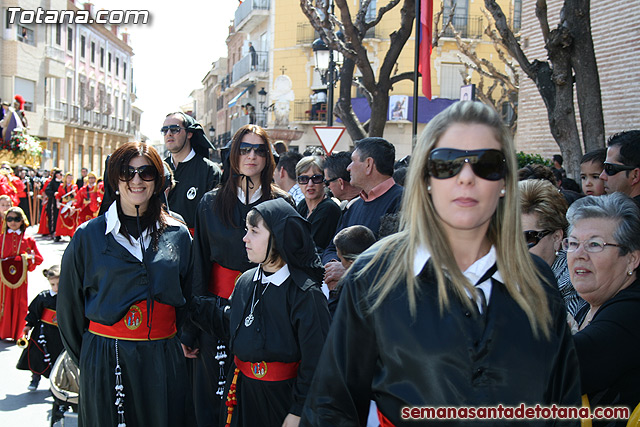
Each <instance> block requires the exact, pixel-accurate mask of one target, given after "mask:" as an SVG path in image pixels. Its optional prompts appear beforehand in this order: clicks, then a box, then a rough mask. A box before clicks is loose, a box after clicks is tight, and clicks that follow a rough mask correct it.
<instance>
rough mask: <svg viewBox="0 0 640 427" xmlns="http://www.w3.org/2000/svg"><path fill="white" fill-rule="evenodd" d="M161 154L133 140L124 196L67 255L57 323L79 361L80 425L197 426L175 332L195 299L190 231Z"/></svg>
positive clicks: (121, 161) (114, 175)
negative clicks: (165, 193)
mask: <svg viewBox="0 0 640 427" xmlns="http://www.w3.org/2000/svg"><path fill="white" fill-rule="evenodd" d="M162 168H163V166H162V160H161V159H160V156H159V155H158V153H157V152H156V151H155V149H153V147H151V146H149V145H147V144H144V143H139V142H130V143H127V144H125V145H123V146H121V147H120V148H118V149H117V150H116V151H115V152H114V153H113V154H112V155H111V158H110V161H109V166H108V177H109V184H110V185H111V187H112V188H114V189H117V190H116V201H115V202H114V203H113V204H112V205H111V206H110V208H109V210H108V211H107V212H106V213H105V214H104V215H101V216H99V217H97V218H95V219H93V220H91V221H88V222H86V223H84V224H82V225H81V226H80V227H78V229H77V230H76V234H75V235H74V237H73V239H72V241H71V243H70V244H69V246H68V247H67V249H66V251H65V253H64V256H63V258H62V275H61V280H60V281H61V283H62V286H61V287H60V293H59V294H58V321H59V325H60V333H61V336H62V340H63V343H64V345H65V347H66V348H67V350H68V352H69V355H70V356H71V358H72V359H73V360H74V361H75V362H76V363H78V364H79V367H80V370H81V372H82V375H81V377H80V420H81V421H80V425H83V426H85V427H87V426H109V427H113V426H117V425H124V424H125V423H126V425H127V426H128V427H136V426H165V427H169V426H172V427H173V426H184V425H190V424H189V423H190V420H189V417H190V416H191V414H192V412H191V410H190V409H191V408H190V405H189V399H190V394H189V393H187V389H188V387H187V372H186V364H185V360H184V356H183V354H182V348H181V346H180V341H179V340H178V338H177V337H176V332H177V330H179V328H180V326H181V324H182V320H183V318H184V314H185V310H184V309H185V304H186V301H187V300H186V299H187V298H189V297H190V289H189V286H190V284H191V263H190V256H191V237H190V235H189V231H188V230H187V228H186V226H185V225H184V224H182V223H179V222H177V221H175V220H174V219H172V218H171V217H170V216H168V215H167V213H166V212H165V210H164V209H163V208H162V202H161V199H160V197H159V195H160V193H161V192H162V189H163V185H164V182H163V181H164V175H163V174H162V173H159V171H162Z"/></svg>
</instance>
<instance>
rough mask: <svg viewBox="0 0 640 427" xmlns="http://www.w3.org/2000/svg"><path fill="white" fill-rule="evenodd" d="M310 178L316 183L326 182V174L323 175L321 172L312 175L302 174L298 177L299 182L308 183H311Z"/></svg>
mask: <svg viewBox="0 0 640 427" xmlns="http://www.w3.org/2000/svg"><path fill="white" fill-rule="evenodd" d="M309 180H311V182H313V183H314V184H322V183H323V182H324V175H321V174H319V173H317V174H315V175H312V176H309V175H300V176H299V177H298V184H302V185H307V184H308V183H309Z"/></svg>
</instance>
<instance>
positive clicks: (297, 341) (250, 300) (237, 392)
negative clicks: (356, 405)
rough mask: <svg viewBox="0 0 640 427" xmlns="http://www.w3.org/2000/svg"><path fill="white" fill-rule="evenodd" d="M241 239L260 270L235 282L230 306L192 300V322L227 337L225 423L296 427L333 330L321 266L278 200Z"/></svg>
mask: <svg viewBox="0 0 640 427" xmlns="http://www.w3.org/2000/svg"><path fill="white" fill-rule="evenodd" d="M246 226H247V232H246V234H245V236H244V238H243V240H244V242H245V246H246V250H247V255H248V258H249V260H250V261H252V262H255V263H259V264H260V265H259V266H258V267H256V268H253V269H251V270H249V271H247V272H245V273H244V274H243V275H242V276H241V277H240V278H239V279H238V281H237V283H236V287H235V290H234V291H233V294H232V296H231V298H230V299H229V302H228V305H224V306H220V304H219V303H218V302H219V301H218V300H217V299H216V298H201V297H200V298H198V297H195V298H194V301H193V303H192V307H191V309H192V310H191V318H192V320H193V321H194V322H196V324H198V326H199V327H201V328H202V329H203V330H205V331H214V332H215V333H216V334H217V335H218V336H225V337H228V339H229V345H230V349H231V351H232V352H233V354H234V355H235V357H234V363H233V368H234V370H233V373H232V375H230V376H229V378H228V380H227V388H226V403H227V411H226V414H223V415H224V419H223V422H224V423H225V424H226V425H227V426H247V427H249V426H258V425H260V426H274V427H275V426H277V427H280V426H297V425H298V422H299V420H300V418H299V417H300V414H301V411H302V406H303V404H304V401H305V398H306V396H307V391H308V389H309V385H310V383H311V378H312V376H313V373H314V371H315V367H316V365H317V362H318V358H319V355H320V350H321V349H322V345H323V344H324V339H325V337H326V334H327V331H328V328H329V311H328V309H327V301H326V298H325V297H324V295H323V294H322V291H321V290H320V287H319V283H320V282H321V280H322V264H321V263H320V259H319V257H318V255H317V253H316V251H315V245H314V242H313V239H312V238H311V234H310V227H309V223H308V222H307V221H306V220H304V219H303V218H302V217H301V216H300V215H299V214H298V213H297V212H296V211H295V210H294V209H293V207H291V206H290V205H289V204H288V203H287V202H286V201H284V200H282V199H276V200H271V201H267V202H264V203H261V204H259V205H258V206H256V207H255V208H254V209H253V210H252V211H251V212H249V214H248V216H247V221H246Z"/></svg>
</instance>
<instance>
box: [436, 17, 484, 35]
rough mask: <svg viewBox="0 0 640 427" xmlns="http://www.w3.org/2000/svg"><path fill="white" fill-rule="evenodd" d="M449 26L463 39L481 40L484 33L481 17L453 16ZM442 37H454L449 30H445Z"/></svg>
mask: <svg viewBox="0 0 640 427" xmlns="http://www.w3.org/2000/svg"><path fill="white" fill-rule="evenodd" d="M451 24H452V25H453V27H454V28H455V29H456V31H457V32H458V33H460V37H462V38H463V39H481V38H482V34H483V33H484V24H483V18H482V16H473V15H470V16H454V17H453V19H452V20H451ZM444 37H455V36H454V35H453V31H451V28H447V29H446V30H445V32H444Z"/></svg>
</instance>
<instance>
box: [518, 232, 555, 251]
mask: <svg viewBox="0 0 640 427" xmlns="http://www.w3.org/2000/svg"><path fill="white" fill-rule="evenodd" d="M549 234H551V230H542V231H536V230H526V231H525V232H524V240H525V241H526V242H527V246H528V247H529V249H531V248H532V247H534V246H535V245H537V244H538V243H539V242H540V240H542V239H543V238H544V237H545V236H547V235H549Z"/></svg>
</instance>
